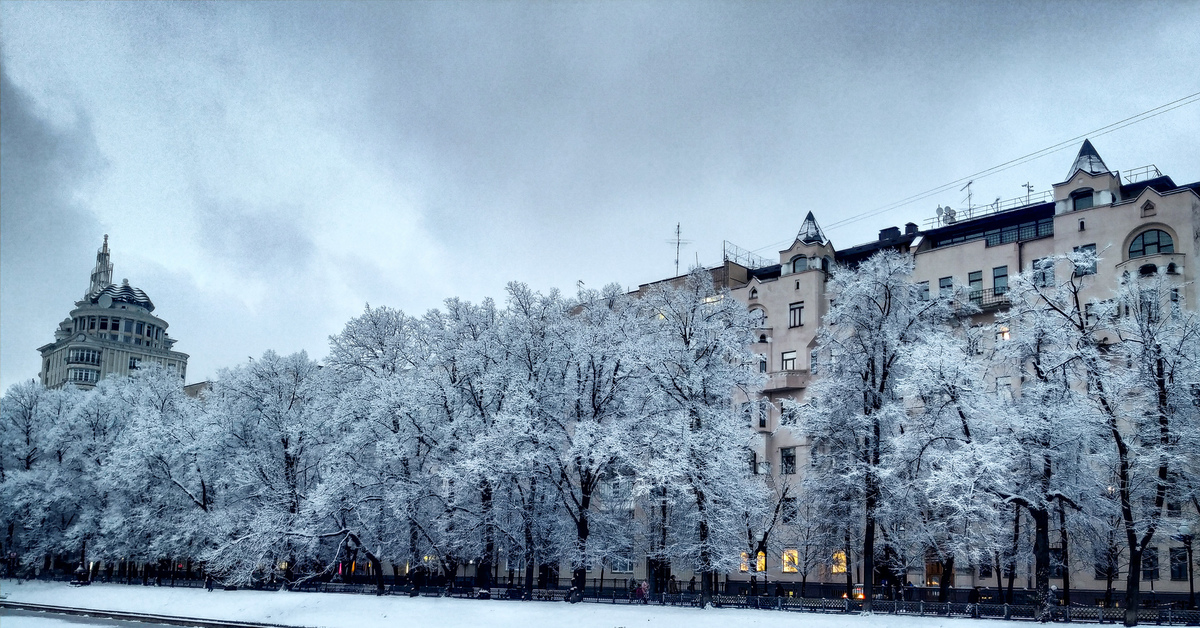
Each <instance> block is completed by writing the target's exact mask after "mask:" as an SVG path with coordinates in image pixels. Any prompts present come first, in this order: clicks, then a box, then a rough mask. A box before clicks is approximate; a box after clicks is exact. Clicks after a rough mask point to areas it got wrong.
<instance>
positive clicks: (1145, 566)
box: [1142, 547, 1158, 580]
mask: <svg viewBox="0 0 1200 628" xmlns="http://www.w3.org/2000/svg"><path fill="white" fill-rule="evenodd" d="M1142 580H1158V548H1157V547H1147V548H1146V553H1144V554H1142Z"/></svg>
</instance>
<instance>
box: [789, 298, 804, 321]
mask: <svg viewBox="0 0 1200 628" xmlns="http://www.w3.org/2000/svg"><path fill="white" fill-rule="evenodd" d="M803 324H804V302H803V301H801V302H799V303H793V304H791V305H789V306H788V327H799V326H801V325H803Z"/></svg>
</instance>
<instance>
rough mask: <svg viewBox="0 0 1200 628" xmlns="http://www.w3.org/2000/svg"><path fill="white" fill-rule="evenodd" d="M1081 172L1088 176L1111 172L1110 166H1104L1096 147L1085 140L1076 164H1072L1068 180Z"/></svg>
mask: <svg viewBox="0 0 1200 628" xmlns="http://www.w3.org/2000/svg"><path fill="white" fill-rule="evenodd" d="M1080 170H1082V171H1084V172H1086V173H1088V174H1105V173H1107V172H1108V171H1109V170H1108V166H1106V165H1104V160H1103V159H1100V153H1097V152H1096V147H1094V146H1092V143H1091V142H1090V141H1088V140H1083V146H1080V147H1079V155H1077V156H1076V157H1075V163H1073V164H1071V171H1070V172H1068V173H1067V179H1070V178H1071V177H1073V176H1075V173H1076V172H1079V171H1080ZM1064 180H1066V179H1064Z"/></svg>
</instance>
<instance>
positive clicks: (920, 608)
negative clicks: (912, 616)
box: [917, 597, 925, 615]
mask: <svg viewBox="0 0 1200 628" xmlns="http://www.w3.org/2000/svg"><path fill="white" fill-rule="evenodd" d="M917 612H918V613H920V614H921V615H924V614H925V598H924V597H922V598H921V600H920V601H919V602H917Z"/></svg>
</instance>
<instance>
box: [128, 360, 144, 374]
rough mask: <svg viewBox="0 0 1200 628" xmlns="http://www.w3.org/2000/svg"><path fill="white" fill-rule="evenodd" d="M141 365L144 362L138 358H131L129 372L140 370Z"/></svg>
mask: <svg viewBox="0 0 1200 628" xmlns="http://www.w3.org/2000/svg"><path fill="white" fill-rule="evenodd" d="M141 363H142V361H141V360H140V359H138V358H129V370H131V371H136V370H137V368H138V365H140V364H141Z"/></svg>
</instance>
